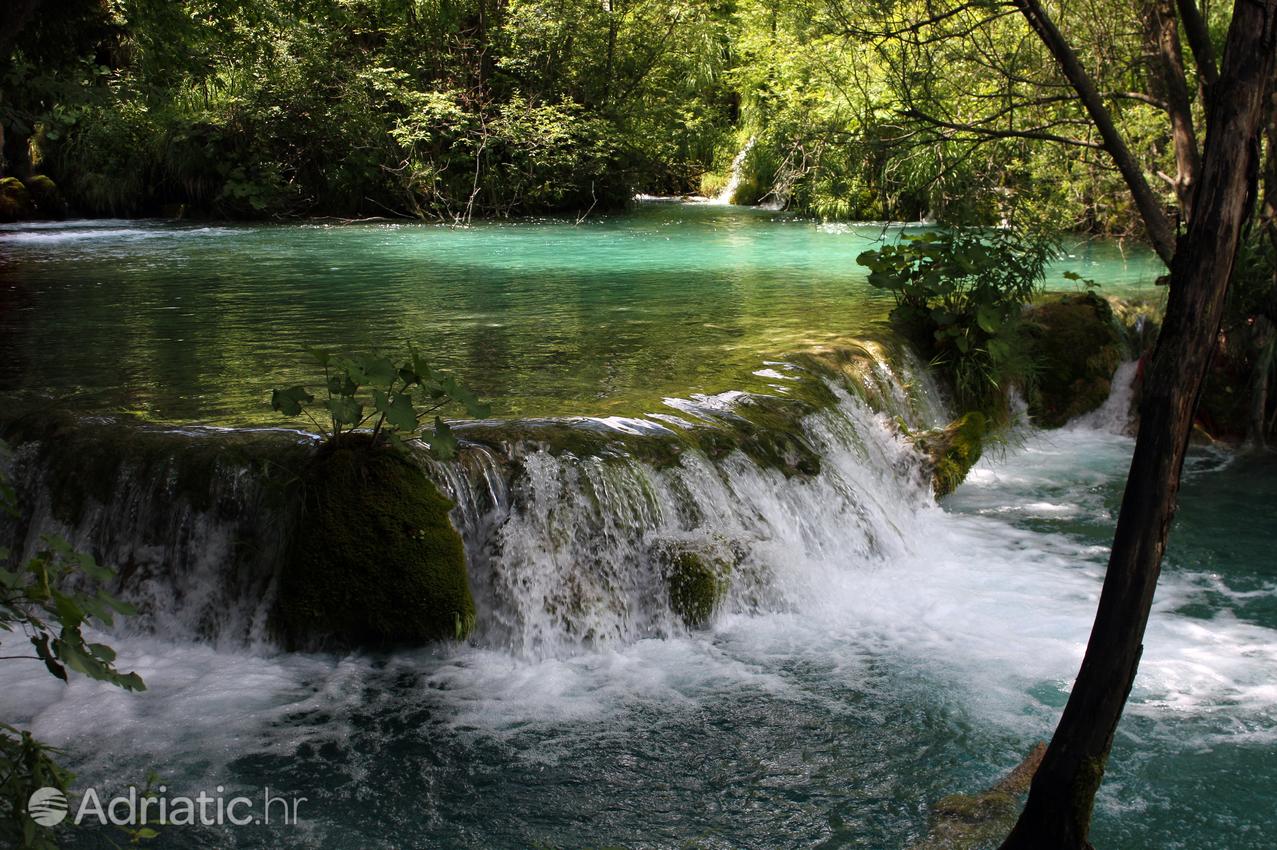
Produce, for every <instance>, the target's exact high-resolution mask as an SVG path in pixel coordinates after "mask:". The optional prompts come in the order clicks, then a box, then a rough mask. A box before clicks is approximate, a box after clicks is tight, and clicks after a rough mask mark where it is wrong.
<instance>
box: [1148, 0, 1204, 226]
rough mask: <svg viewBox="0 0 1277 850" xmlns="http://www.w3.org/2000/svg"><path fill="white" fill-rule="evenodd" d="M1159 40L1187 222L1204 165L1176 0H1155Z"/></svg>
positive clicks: (1160, 65)
mask: <svg viewBox="0 0 1277 850" xmlns="http://www.w3.org/2000/svg"><path fill="white" fill-rule="evenodd" d="M1152 13H1153V25H1154V31H1155V33H1156V36H1155V37H1156V40H1157V58H1158V62H1157V64H1158V75H1159V76H1160V77H1161V83H1162V95H1163V98H1164V99H1165V101H1166V115H1167V117H1168V118H1170V121H1171V142H1172V144H1173V146H1174V149H1175V197H1176V199H1177V200H1178V201H1179V209H1180V216H1181V218H1182V220H1184V221H1191V220H1192V218H1193V185H1194V184H1195V183H1196V182H1197V172H1198V170H1199V169H1200V167H1201V152H1200V151H1199V150H1198V147H1197V131H1196V130H1195V129H1194V128H1193V104H1192V100H1191V99H1190V98H1189V95H1188V76H1187V74H1185V73H1184V51H1183V48H1182V47H1180V42H1179V17H1178V16H1177V15H1176V14H1175V0H1156V2H1155V3H1154V5H1153V9H1152Z"/></svg>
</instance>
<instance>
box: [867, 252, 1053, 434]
mask: <svg viewBox="0 0 1277 850" xmlns="http://www.w3.org/2000/svg"><path fill="white" fill-rule="evenodd" d="M1057 253H1058V248H1057V247H1056V245H1055V243H1054V242H1053V241H1052V240H1050V239H1047V238H1044V237H1041V236H1034V235H1030V234H1026V233H1020V232H1017V231H1014V230H993V231H986V230H974V229H968V230H943V231H932V232H927V233H922V234H917V235H914V234H907V233H906V234H904V235H902V236H901V238H900V240H899V241H898V242H895V243H888V244H885V245H883V246H882V247H880V248H876V249H874V250H872V251H866V252H864V253H863V254H861V255H860V256H859V257H857V258H856V262H857V263H859V264H860V265H862V266H865V267H866V268H868V269H869V284H870V285H871V286H875V287H878V288H879V289H885V290H887V291H888V292H890V293H891V294H892V296H893V297H894V298H895V301H896V306H895V309H894V310H892V313H891V317H892V319H893V320H894V321H895V322H896V323H897V324H898V325H899V326H900V327H901V328H902V330H903V331H904V333H906V334H907V335H908V336H909V337H910V338H911V339H913V340H914V342H915V343H916V344H917V345H918V346H919V348H920V349H921V350H922V352H923V353H924V355H925V356H927V357H929V358H931V359H932V362H933V364H935V365H937V366H939V367H940V368H941V369H942V370H943V371H944V372H945V374H947V375H948V377H949V378H950V380H951V382H952V386H953V390H954V394H955V395H956V397H957V401H958V405H959V407H960V408H961V409H963V410H980V411H982V412H983V413H985V414H986V415H987V416H990V417H995V418H1000V417H1002V416H1003V412H1004V411H1005V410H1006V405H1007V398H1008V393H1009V392H1010V390H1011V389H1012V387H1015V386H1019V387H1022V388H1023V387H1025V386H1026V385H1028V384H1031V383H1032V380H1033V368H1032V364H1031V363H1029V362H1028V360H1027V357H1026V352H1025V350H1024V340H1023V339H1022V336H1021V333H1020V330H1021V329H1020V319H1021V314H1022V312H1023V310H1024V307H1025V305H1027V304H1028V303H1029V302H1030V301H1031V300H1032V299H1033V297H1034V296H1035V295H1036V294H1037V293H1038V292H1040V291H1041V290H1042V288H1043V285H1044V283H1045V272H1046V266H1047V263H1048V262H1049V261H1050V260H1051V259H1052V258H1053V257H1054V256H1055V255H1056V254H1057Z"/></svg>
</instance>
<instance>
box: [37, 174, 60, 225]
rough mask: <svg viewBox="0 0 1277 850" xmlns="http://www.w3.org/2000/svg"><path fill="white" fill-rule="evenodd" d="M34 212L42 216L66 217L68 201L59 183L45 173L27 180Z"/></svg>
mask: <svg viewBox="0 0 1277 850" xmlns="http://www.w3.org/2000/svg"><path fill="white" fill-rule="evenodd" d="M27 191H28V192H29V193H30V196H31V206H32V210H33V212H34V214H35V215H36V216H38V217H40V218H54V219H61V218H66V214H67V202H66V199H65V198H63V197H62V192H61V191H59V189H58V187H57V184H55V183H54V182H53V181H52V180H51V179H49V178H48V177H46V176H45V175H43V174H37V175H36V176H34V177H32V178H31V179H30V180H28V181H27Z"/></svg>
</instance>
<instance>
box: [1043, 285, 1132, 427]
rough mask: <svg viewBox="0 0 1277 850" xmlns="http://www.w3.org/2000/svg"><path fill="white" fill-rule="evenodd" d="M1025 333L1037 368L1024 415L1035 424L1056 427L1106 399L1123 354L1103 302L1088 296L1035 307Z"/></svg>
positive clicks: (1122, 340)
mask: <svg viewBox="0 0 1277 850" xmlns="http://www.w3.org/2000/svg"><path fill="white" fill-rule="evenodd" d="M1026 332H1027V334H1028V337H1029V341H1030V346H1031V350H1032V352H1033V355H1034V358H1035V360H1036V361H1037V366H1038V372H1037V376H1036V377H1037V380H1036V387H1035V389H1034V391H1033V392H1032V393H1031V394H1030V398H1029V415H1030V416H1032V417H1033V420H1034V421H1035V422H1036V423H1037V424H1038V425H1041V426H1043V427H1046V428H1059V427H1060V426H1061V425H1064V424H1065V423H1066V422H1068V421H1069V420H1070V419H1072V418H1074V417H1075V416H1081V415H1082V414H1084V413H1090V412H1091V411H1092V410H1095V409H1096V408H1098V407H1099V406H1100V405H1102V404H1103V403H1104V402H1105V400H1106V399H1108V397H1109V391H1110V389H1111V382H1112V379H1113V372H1114V371H1115V370H1116V369H1117V367H1118V364H1120V363H1121V362H1122V359H1123V358H1124V357H1125V356H1126V344H1125V342H1126V341H1125V338H1124V335H1123V332H1122V328H1121V327H1120V326H1119V324H1118V322H1117V321H1116V319H1115V318H1114V315H1113V309H1112V307H1111V306H1110V305H1109V303H1108V301H1106V300H1105V299H1103V298H1101V297H1100V296H1098V295H1096V294H1094V293H1091V292H1088V293H1085V294H1081V295H1065V296H1062V297H1059V298H1057V299H1055V300H1052V301H1047V302H1045V303H1042V304H1038V305H1036V306H1034V307H1033V309H1032V310H1031V311H1029V314H1028V316H1027V322H1026Z"/></svg>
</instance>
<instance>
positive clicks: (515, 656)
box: [0, 427, 1277, 850]
mask: <svg viewBox="0 0 1277 850" xmlns="http://www.w3.org/2000/svg"><path fill="white" fill-rule="evenodd" d="M1130 450H1131V440H1130V439H1129V438H1127V437H1122V436H1117V435H1114V434H1111V433H1107V432H1104V431H1099V430H1095V429H1090V428H1081V427H1079V428H1072V429H1067V430H1064V431H1058V432H1053V433H1049V434H1042V433H1030V434H1027V435H1023V436H1022V437H1021V438H1020V440H1019V441H1018V442H1017V443H1016V444H1015V445H1014V446H1013V447H1011V448H1010V449H1008V450H1007V452H1006V453H1005V454H1004V455H1002V456H1000V457H994V458H991V459H988V460H986V461H982V462H981V464H980V465H979V467H978V468H977V469H976V470H975V472H974V474H973V476H972V477H971V479H970V480H969V481H968V483H967V484H965V485H964V486H963V487H962V488H961V489H960V490H959V491H958V492H957V493H956V494H955V495H954V496H953V497H952V498H951V499H949V500H948V501H947V502H946V503H945V504H944V505H942V506H940V507H937V506H934V505H930V504H928V503H927V502H926V500H925V499H924V500H921V501H914V502H910V501H908V500H906V501H902V502H900V503H899V506H898V508H897V509H896V510H895V512H894V514H893V516H892V518H891V521H890V523H889V525H890V528H887V527H880V528H879V529H878V531H879V533H882V534H884V535H898V538H897V539H896V542H895V543H893V544H892V545H890V546H888V547H887V548H886V550H885V553H883V554H879V555H866V554H864V553H862V552H857V551H856V550H855V548H854V547H853V546H852V545H851V543H852V542H853V541H854V540H855V536H854V535H847V536H846V537H845V538H840V536H839V534H840V532H839V531H837V530H832V531H830V532H829V534H828V537H827V539H826V541H825V545H824V548H825V550H826V551H823V552H819V551H818V550H819V548H821V547H808V548H807V549H805V550H803V551H793V549H794V548H795V547H788V549H786V550H784V551H779V552H777V553H775V554H774V555H773V557H774V558H775V559H776V561H777V564H778V567H779V568H781V569H782V571H786V570H787V571H791V572H790V573H788V574H789V575H790V576H791V578H792V580H793V586H792V587H791V588H790V590H791V591H792V592H790V593H789V594H788V595H787V599H788V604H787V605H786V606H784V607H783V608H781V609H776V610H770V611H766V610H764V611H755V612H738V613H728V614H725V615H724V616H722V617H720V618H719V619H718V620H717V621H716V622H715V624H714V625H713V627H712V628H710V629H709V630H707V631H703V632H695V633H687V634H681V635H667V636H664V637H653V638H649V639H640V640H636V641H632V642H629V643H622V644H615V645H612V646H609V647H605V648H600V649H594V650H587V651H569V652H551V653H539V654H538V653H531V654H529V653H526V652H513V651H510V650H509V649H506V648H502V647H500V646H493V645H488V644H485V642H484V641H483V640H482V638H480V639H479V640H477V641H475V642H473V643H472V644H470V645H468V646H451V647H436V648H434V649H431V650H422V651H418V652H401V653H395V654H391V655H377V656H368V655H348V656H333V655H322V654H281V653H276V652H271V651H256V652H254V651H249V650H236V649H234V648H230V649H227V648H221V649H216V648H213V647H210V646H207V645H201V644H197V643H193V642H191V641H189V640H183V639H178V638H174V637H172V636H164V635H132V636H129V635H119V636H117V637H116V638H115V640H114V642H115V643H116V645H117V647H118V648H119V649H120V650H121V657H122V663H123V664H124V665H125V666H126V668H128V669H133V668H136V669H138V670H139V671H140V672H141V673H142V674H143V675H144V677H145V678H146V680H147V682H148V683H149V685H150V690H148V691H147V692H146V693H145V694H143V695H129V694H124V693H121V692H119V691H116V690H114V689H111V688H109V687H105V686H100V685H96V684H93V683H89V682H84V681H75V682H73V683H72V684H71V686H70V687H64V686H62V685H60V684H59V683H56V682H54V681H52V680H51V679H49V677H48V676H46V675H43V673H42V671H40V670H39V669H33V668H35V667H37V666H36V665H33V668H25V669H23V668H19V667H16V666H13V665H10V666H8V667H6V668H5V669H4V670H2V671H0V675H2V676H3V683H4V687H3V688H0V710H2V711H3V712H4V715H5V716H6V717H11V718H15V719H17V720H19V721H20V722H24V723H29V724H30V725H31V726H32V728H33V729H34V730H35V731H36V732H37V733H38V734H40V735H41V736H43V737H45V738H47V739H49V740H51V741H53V742H55V743H57V744H59V745H62V746H65V747H66V748H67V749H68V752H69V754H70V755H69V758H70V761H71V763H72V765H73V766H74V767H75V768H76V770H77V771H78V774H79V776H78V779H77V782H76V786H77V788H78V789H80V790H83V788H84V787H86V786H88V785H97V786H98V787H101V788H104V789H113V791H119V790H120V788H121V786H122V785H123V783H124V782H126V781H128V780H129V779H139V778H141V777H143V776H145V775H146V773H147V772H148V771H150V770H156V771H158V772H159V774H160V776H161V778H162V781H164V782H165V783H166V784H167V786H168V788H169V789H170V790H168V792H167V793H169V794H171V795H172V794H191V795H193V794H195V793H196V792H197V791H198V790H201V789H207V790H208V791H209V793H210V794H212V793H213V787H214V786H215V785H221V786H223V787H224V788H226V789H229V790H228V791H227V792H226V795H227V796H231V795H233V794H243V795H245V796H248V797H249V798H250V799H256V800H259V801H260V799H261V793H262V789H263V788H266V787H269V788H270V789H271V791H272V793H274V794H276V795H284V796H287V797H289V798H295V797H305V798H306V802H305V803H303V804H301V807H300V813H301V816H302V823H301V824H300V825H298V826H281V825H279V824H278V817H277V818H276V823H275V824H273V825H271V826H265V825H249V826H245V827H240V828H235V829H226V830H219V829H215V828H208V829H199V828H191V827H176V826H174V827H169V828H168V829H166V830H165V834H164V838H163V842H164V846H166V847H170V846H171V847H177V848H196V847H212V846H218V847H239V848H260V847H267V846H269V847H295V848H303V847H305V848H311V847H322V848H334V850H337V849H338V848H342V849H343V850H344V848H352V847H359V848H369V850H371V848H387V850H389V848H402V847H422V848H427V847H429V848H435V847H440V848H524V847H563V848H585V847H627V848H684V847H704V848H782V847H828V848H833V847H864V848H906V847H910V846H911V845H912V844H913V843H914V842H916V841H918V840H919V839H920V838H921V837H923V836H924V835H925V834H926V831H927V812H928V806H929V805H930V804H931V803H932V802H934V801H935V800H936V799H938V798H939V797H942V796H945V795H947V794H950V793H954V792H975V791H978V790H980V789H982V788H984V787H987V786H988V785H990V784H991V783H993V782H994V781H995V780H996V779H997V778H998V777H999V776H1000V775H1002V774H1003V773H1005V772H1006V771H1008V770H1009V769H1010V768H1011V767H1013V766H1014V765H1015V764H1016V763H1017V762H1018V761H1019V759H1020V758H1021V757H1022V756H1023V755H1024V753H1026V752H1027V751H1028V749H1029V748H1030V747H1031V746H1032V745H1033V743H1034V742H1035V741H1037V740H1039V739H1042V738H1044V737H1046V736H1048V735H1049V734H1050V731H1051V729H1052V727H1053V724H1054V722H1055V720H1056V718H1057V717H1058V712H1059V711H1060V709H1061V708H1062V706H1063V703H1064V700H1065V699H1066V695H1067V688H1068V684H1069V682H1070V681H1071V679H1072V676H1073V674H1074V673H1075V671H1076V667H1077V664H1078V662H1079V660H1080V657H1081V652H1082V648H1083V645H1084V641H1085V639H1086V635H1087V632H1088V629H1089V624H1090V620H1091V617H1092V614H1093V611H1094V606H1095V602H1096V599H1097V594H1098V590H1099V585H1100V580H1101V576H1102V572H1103V565H1104V562H1105V554H1106V547H1107V544H1108V540H1109V536H1110V533H1111V528H1112V523H1113V520H1114V516H1115V508H1116V505H1117V502H1118V500H1119V498H1120V486H1121V479H1122V475H1123V468H1124V465H1125V463H1126V462H1127V460H1128V458H1129V453H1130ZM1275 473H1277V461H1275V460H1274V459H1273V458H1272V457H1263V458H1258V459H1255V458H1252V459H1250V460H1247V461H1245V462H1240V461H1238V460H1237V459H1235V458H1233V457H1232V456H1230V455H1228V454H1225V453H1220V452H1213V451H1198V452H1195V453H1194V455H1193V456H1192V458H1191V460H1190V471H1189V475H1188V479H1187V482H1186V485H1185V488H1184V498H1183V501H1184V508H1183V510H1182V512H1181V516H1180V519H1179V521H1178V523H1177V525H1176V528H1175V532H1174V537H1173V542H1172V546H1171V549H1170V552H1169V554H1168V559H1167V561H1168V562H1167V567H1166V571H1165V573H1164V576H1163V580H1162V583H1161V587H1160V588H1159V592H1158V597H1157V601H1156V606H1155V611H1154V614H1153V617H1152V621H1151V623H1150V626H1149V631H1148V636H1147V640H1146V650H1145V657H1144V661H1143V664H1142V666H1141V670H1140V675H1139V678H1138V680H1137V683H1136V686H1135V690H1134V693H1133V695H1132V699H1131V703H1130V705H1129V707H1128V711H1127V713H1126V716H1125V718H1124V719H1123V721H1122V724H1121V727H1120V729H1119V733H1118V738H1117V742H1116V745H1115V748H1114V754H1113V760H1112V763H1111V766H1110V771H1109V774H1108V776H1107V778H1106V782H1105V784H1104V786H1103V789H1102V790H1101V793H1100V797H1099V803H1098V806H1097V810H1096V822H1095V829H1094V834H1093V838H1094V840H1095V843H1096V845H1097V846H1103V847H1107V848H1112V850H1144V848H1150V847H1157V848H1201V847H1211V848H1218V850H1269V848H1271V847H1272V846H1273V844H1274V840H1275V839H1277V817H1275V816H1274V813H1273V810H1272V806H1271V801H1272V800H1273V798H1274V796H1275V795H1277V768H1275V767H1274V764H1277V762H1275V761H1274V756H1275V755H1277V734H1275V732H1274V730H1275V729H1277V685H1275V684H1274V682H1277V616H1275V612H1274V601H1275V600H1277V563H1274V560H1273V556H1272V552H1273V551H1274V546H1273V543H1274V539H1273V529H1274V528H1277V508H1274V504H1275V503H1274V501H1273V500H1271V499H1266V500H1263V499H1261V500H1260V501H1257V502H1252V501H1250V499H1251V498H1252V497H1256V496H1258V497H1262V495H1263V494H1264V493H1271V491H1272V481H1273V480H1274V474H1275ZM785 486H788V485H785ZM867 486H869V485H867ZM779 490H781V491H783V490H784V486H782V487H780V488H779ZM883 492H884V493H890V492H904V491H893V490H892V489H891V488H890V487H888V488H887V489H886V490H884V491H883ZM757 498H763V497H762V496H758V497H757ZM775 498H777V499H781V500H783V499H784V498H785V496H784V494H783V492H782V493H779V494H778V495H776V496H775ZM1243 499H1245V500H1246V504H1245V505H1244V509H1242V510H1238V509H1237V507H1238V500H1243ZM840 539H845V540H846V541H847V548H845V549H839V548H838V547H837V546H835V545H833V544H834V543H836V542H837V541H838V540H840ZM1221 540H1223V541H1228V542H1227V543H1226V544H1224V545H1220V544H1219V542H1218V541H1221ZM831 547H832V548H831ZM798 548H801V547H798ZM258 805H260V802H259V803H258ZM107 834H109V831H104V830H100V829H99V830H93V831H83V830H82V831H79V832H76V831H71V832H68V833H67V834H66V838H67V840H69V841H70V843H71V846H73V847H81V846H82V847H92V846H98V845H97V844H96V843H95V842H98V841H100V840H101V839H102V838H103V837H104V835H107Z"/></svg>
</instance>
